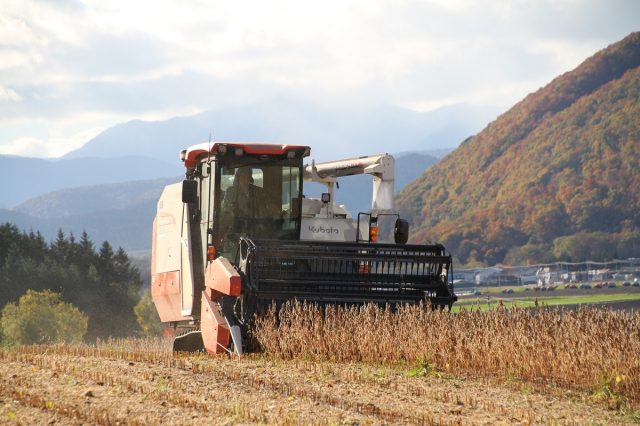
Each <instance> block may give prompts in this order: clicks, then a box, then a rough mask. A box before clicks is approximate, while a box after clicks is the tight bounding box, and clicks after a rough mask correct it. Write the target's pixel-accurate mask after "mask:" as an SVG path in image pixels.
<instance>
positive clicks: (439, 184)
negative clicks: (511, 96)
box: [398, 33, 640, 265]
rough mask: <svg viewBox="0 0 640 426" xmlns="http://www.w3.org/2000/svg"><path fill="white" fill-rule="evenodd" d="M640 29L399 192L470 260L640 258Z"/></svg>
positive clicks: (420, 238)
mask: <svg viewBox="0 0 640 426" xmlns="http://www.w3.org/2000/svg"><path fill="white" fill-rule="evenodd" d="M639 99H640V33H633V34H631V35H629V36H627V37H626V38H625V39H623V40H622V41H620V42H618V43H615V44H613V45H611V46H609V47H608V48H606V49H604V50H602V51H600V52H598V53H596V54H595V55H594V56H592V57H591V58H589V59H587V60H586V61H585V62H583V63H582V64H581V65H580V66H578V67H577V68H576V69H575V70H573V71H571V72H568V73H565V74H563V75H561V76H559V77H557V78H556V79H554V80H553V81H552V82H551V83H549V84H548V85H546V86H545V87H543V88H541V89H539V90H538V91H536V92H535V93H532V94H530V95H528V96H527V97H526V98H525V99H523V100H522V101H521V102H519V103H518V104H516V105H515V106H514V107H513V108H511V109H510V110H509V111H507V112H506V113H504V114H502V115H501V116H500V117H498V118H497V119H496V120H495V121H494V122H492V123H490V124H489V125H488V126H487V127H486V128H485V129H484V130H483V131H481V132H480V133H479V134H477V135H475V136H473V137H471V138H468V139H467V140H466V141H464V142H463V143H462V144H461V145H460V147H459V148H458V149H456V150H455V151H453V152H452V153H451V154H449V155H448V156H447V157H445V158H444V159H443V160H442V161H440V162H439V163H438V164H437V165H435V166H434V167H432V168H431V169H430V170H428V171H427V172H426V173H425V174H424V175H422V176H421V177H420V178H419V179H417V180H416V181H414V182H412V183H411V184H409V185H408V186H406V187H405V188H404V189H403V190H402V192H401V193H400V194H399V195H398V203H399V205H400V208H401V211H402V212H403V213H404V215H405V216H408V217H409V218H410V220H411V222H412V224H413V229H414V232H415V234H414V236H413V241H415V242H424V241H440V242H442V243H443V244H445V246H446V247H447V249H449V250H450V251H451V252H452V253H453V254H454V255H455V256H456V257H457V259H458V260H459V261H460V263H462V264H468V265H471V264H480V263H485V264H495V263H499V262H505V263H524V262H529V263H531V262H540V261H549V260H570V261H577V260H584V259H592V260H598V259H607V258H614V257H620V258H622V257H629V256H640V215H639V214H638V212H639V211H640V102H639Z"/></svg>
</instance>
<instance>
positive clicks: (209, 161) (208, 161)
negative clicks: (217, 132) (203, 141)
mask: <svg viewBox="0 0 640 426" xmlns="http://www.w3.org/2000/svg"><path fill="white" fill-rule="evenodd" d="M207 164H211V132H209V149H208V150H207Z"/></svg>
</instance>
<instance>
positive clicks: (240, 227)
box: [218, 164, 301, 243]
mask: <svg viewBox="0 0 640 426" xmlns="http://www.w3.org/2000/svg"><path fill="white" fill-rule="evenodd" d="M218 182H219V190H220V191H219V194H220V195H221V199H222V202H221V204H220V221H219V229H218V231H219V235H220V237H221V240H222V242H223V243H224V242H225V241H230V242H237V240H238V238H239V237H240V236H248V237H249V238H258V239H259V238H268V239H280V240H287V239H289V240H290V239H297V238H298V233H299V227H300V226H299V224H300V186H301V180H300V167H299V166H289V165H263V164H254V165H242V166H237V165H234V166H229V165H222V166H221V168H220V179H219V181H218Z"/></svg>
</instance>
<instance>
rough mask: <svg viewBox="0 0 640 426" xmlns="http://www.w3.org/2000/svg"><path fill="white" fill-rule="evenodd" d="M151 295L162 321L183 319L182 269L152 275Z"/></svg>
mask: <svg viewBox="0 0 640 426" xmlns="http://www.w3.org/2000/svg"><path fill="white" fill-rule="evenodd" d="M151 297H152V298H153V302H154V303H155V305H156V308H157V310H158V315H159V316H160V321H162V322H169V321H181V320H184V319H187V318H185V317H184V316H182V313H181V312H180V311H181V306H182V302H181V298H180V271H172V272H162V273H159V274H153V275H152V276H151Z"/></svg>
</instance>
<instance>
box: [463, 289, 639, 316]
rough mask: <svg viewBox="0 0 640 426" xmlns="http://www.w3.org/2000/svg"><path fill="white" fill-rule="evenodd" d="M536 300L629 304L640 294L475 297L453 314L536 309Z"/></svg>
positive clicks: (540, 302) (555, 304)
mask: <svg viewBox="0 0 640 426" xmlns="http://www.w3.org/2000/svg"><path fill="white" fill-rule="evenodd" d="M536 300H537V301H538V304H539V305H543V304H544V305H546V306H563V305H588V304H594V303H615V302H629V301H640V293H622V294H586V295H573V296H546V295H545V296H542V295H540V294H536V296H533V295H532V296H531V297H524V298H522V297H518V298H511V297H510V298H500V297H496V298H491V300H490V301H487V298H486V297H474V298H470V299H463V300H461V301H459V302H458V303H456V304H455V305H454V307H453V310H452V311H453V312H460V310H461V309H462V308H464V309H469V308H473V309H481V310H487V309H491V308H496V307H498V306H501V304H502V306H505V307H507V308H511V307H518V308H532V307H535V304H536Z"/></svg>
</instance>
